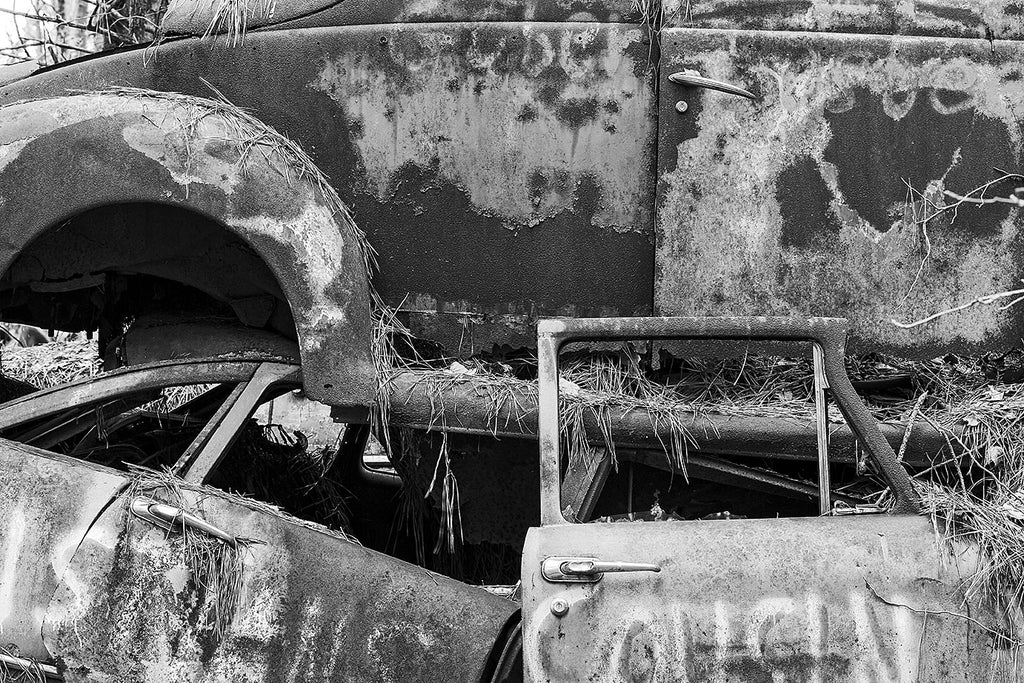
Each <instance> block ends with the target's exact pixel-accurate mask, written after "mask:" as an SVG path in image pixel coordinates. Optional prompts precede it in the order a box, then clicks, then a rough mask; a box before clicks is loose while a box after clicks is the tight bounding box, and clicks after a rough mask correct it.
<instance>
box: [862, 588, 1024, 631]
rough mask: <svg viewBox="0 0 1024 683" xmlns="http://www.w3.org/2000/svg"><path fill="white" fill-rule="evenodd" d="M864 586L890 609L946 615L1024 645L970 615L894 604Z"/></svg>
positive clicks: (872, 589)
mask: <svg viewBox="0 0 1024 683" xmlns="http://www.w3.org/2000/svg"><path fill="white" fill-rule="evenodd" d="M864 585H865V586H867V589H868V590H869V591H871V594H872V595H873V596H875V598H876V599H877V600H879V601H880V602H882V603H884V604H886V605H889V606H890V607H902V608H903V609H906V610H910V611H911V612H914V613H915V614H925V615H927V614H940V615H945V616H950V617H957V618H958V619H963V620H965V621H968V622H970V623H972V624H974V625H975V626H977V627H978V628H980V629H982V630H983V631H985V632H986V633H988V634H989V635H992V636H995V637H996V638H999V639H1000V640H1002V641H1005V642H1007V643H1009V644H1010V645H1013V646H1014V647H1019V646H1021V645H1024V643H1022V642H1021V641H1019V640H1017V639H1016V638H1014V637H1013V636H1009V635H1007V634H1006V633H1003V632H1002V631H997V630H996V629H994V628H992V627H991V626H988V625H987V624H983V623H982V622H980V621H978V620H977V619H975V618H974V617H972V616H970V615H968V614H961V613H960V612H952V611H950V610H945V609H918V608H916V607H911V606H910V605H907V604H905V603H902V602H893V601H892V600H886V599H885V598H883V597H882V596H881V595H879V594H878V591H876V590H875V589H874V587H872V585H871V584H870V583H868V582H867V581H865V582H864Z"/></svg>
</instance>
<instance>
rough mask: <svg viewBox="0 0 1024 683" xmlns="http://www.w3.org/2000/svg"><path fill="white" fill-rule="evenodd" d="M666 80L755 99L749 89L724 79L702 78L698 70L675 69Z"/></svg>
mask: <svg viewBox="0 0 1024 683" xmlns="http://www.w3.org/2000/svg"><path fill="white" fill-rule="evenodd" d="M668 80H670V81H671V82H673V83H676V84H678V85H686V86H689V87H691V88H707V89H708V90H718V91H719V92H724V93H729V94H730V95H739V96H740V97H746V98H748V99H751V100H756V99H757V96H756V95H754V93H752V92H750V91H749V90H744V89H743V88H741V87H739V86H738V85H733V84H732V83H726V82H725V81H716V80H715V79H713V78H704V77H703V76H701V75H700V72H699V71H694V70H693V69H687V70H685V71H677V72H676V73H674V74H671V75H669V77H668Z"/></svg>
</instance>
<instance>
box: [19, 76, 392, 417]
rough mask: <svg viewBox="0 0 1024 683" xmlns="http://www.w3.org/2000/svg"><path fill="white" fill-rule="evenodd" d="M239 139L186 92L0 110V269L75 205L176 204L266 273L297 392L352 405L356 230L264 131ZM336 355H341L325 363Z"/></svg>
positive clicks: (361, 297) (364, 292) (367, 370)
mask: <svg viewBox="0 0 1024 683" xmlns="http://www.w3.org/2000/svg"><path fill="white" fill-rule="evenodd" d="M240 135H241V136H242V137H241V138H240ZM245 135H246V134H243V133H240V128H239V125H238V121H237V120H233V119H232V118H231V116H230V113H229V112H226V111H225V110H220V111H213V110H211V109H209V107H208V103H204V102H203V101H200V100H190V99H188V98H177V99H175V100H168V99H154V98H150V97H146V96H145V95H144V94H139V93H135V94H128V95H126V96H117V95H113V94H90V95H77V96H67V97H58V98H52V99H44V100H39V101H30V102H24V103H20V104H13V105H10V106H6V107H4V108H3V109H0V226H3V230H4V241H3V245H2V249H0V271H5V270H7V268H8V267H9V266H10V265H11V263H12V262H14V260H15V258H16V257H17V256H18V254H19V253H20V252H21V251H22V250H23V249H25V247H26V246H27V245H29V244H30V243H32V242H33V240H35V239H36V238H37V237H39V236H40V235H42V234H43V233H44V232H46V231H47V230H48V229H50V228H53V227H55V226H57V225H60V224H61V223H63V222H64V221H66V220H68V219H69V218H71V217H73V216H75V215H76V214H79V213H81V212H82V211H84V210H86V209H89V208H93V207H96V206H98V205H103V204H118V203H125V202H151V203H159V204H174V205H177V206H181V207H187V208H189V209H191V210H193V211H195V212H198V213H200V214H202V215H205V216H209V217H212V218H215V219H216V220H218V221H219V222H220V223H221V224H222V226H223V227H224V228H225V229H226V230H228V231H230V232H231V233H233V234H234V235H236V236H237V237H238V238H240V239H241V240H243V242H244V243H245V244H247V245H248V248H250V249H251V250H252V251H254V252H255V253H257V254H258V255H259V256H260V258H261V259H262V260H263V261H264V262H265V263H266V265H267V266H268V267H269V268H270V270H271V271H272V272H273V275H274V277H275V278H276V280H277V283H278V284H279V285H280V288H281V290H283V292H284V294H285V296H286V298H287V303H288V304H289V305H290V307H291V310H292V314H293V317H294V320H295V332H296V334H297V335H298V340H299V351H300V354H301V356H302V360H303V363H304V365H306V366H307V370H308V372H309V375H308V377H315V381H310V382H307V384H306V390H307V392H308V393H309V395H310V396H311V397H313V398H316V399H320V400H323V401H326V402H333V403H340V404H348V405H365V404H366V403H367V402H368V401H369V400H370V397H371V395H372V392H373V368H372V363H371V360H370V353H369V336H370V313H369V294H368V283H367V276H366V271H365V266H364V264H363V253H362V248H361V245H360V238H361V237H360V235H358V234H357V233H356V231H355V230H354V228H352V227H351V226H350V225H349V224H347V223H346V222H345V221H342V220H340V219H337V220H336V219H335V211H336V207H334V206H332V205H331V203H330V202H329V201H328V200H327V199H326V198H325V197H323V196H322V195H321V194H320V192H319V189H318V188H317V187H316V186H315V185H314V184H312V183H310V182H308V179H307V178H304V177H296V171H295V169H294V168H292V167H291V166H289V164H288V163H287V161H286V158H285V157H283V156H282V155H281V154H280V153H278V152H277V150H275V149H274V148H273V147H272V145H268V144H267V140H266V139H262V140H258V141H254V140H251V139H248V138H247V137H245ZM249 135H251V133H249ZM254 142H255V143H256V144H255V146H254ZM69 148H73V149H75V150H76V153H75V154H71V155H69V154H68V149H69ZM43 197H51V198H52V199H50V200H41V198H43ZM133 227H135V228H136V229H137V231H138V236H134V235H133V236H134V238H135V239H136V240H138V241H144V240H145V238H146V236H147V233H146V232H145V227H146V226H144V225H137V226H133ZM195 247H196V248H197V249H198V248H199V247H200V245H195ZM118 248H119V247H118V246H117V245H111V246H110V249H111V250H114V251H116V250H117V249H118ZM132 268H133V270H135V271H136V272H138V271H142V272H145V269H146V266H145V265H144V264H133V265H132ZM40 277H45V276H40ZM341 357H344V358H346V362H345V363H336V362H335V359H336V358H341Z"/></svg>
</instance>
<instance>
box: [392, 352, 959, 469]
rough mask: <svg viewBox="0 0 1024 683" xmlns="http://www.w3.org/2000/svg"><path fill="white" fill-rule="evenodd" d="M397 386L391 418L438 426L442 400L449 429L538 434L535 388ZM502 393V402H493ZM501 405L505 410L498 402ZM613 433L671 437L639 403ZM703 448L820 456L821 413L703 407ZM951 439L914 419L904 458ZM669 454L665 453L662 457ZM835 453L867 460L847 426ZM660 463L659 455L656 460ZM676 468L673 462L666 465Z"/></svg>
mask: <svg viewBox="0 0 1024 683" xmlns="http://www.w3.org/2000/svg"><path fill="white" fill-rule="evenodd" d="M389 387H390V389H391V407H390V416H391V422H392V424H395V425H406V426H410V427H416V428H420V429H424V430H426V429H431V428H433V429H437V427H438V425H437V420H438V416H437V411H438V406H440V405H444V406H445V415H444V420H445V428H446V429H447V430H448V431H449V432H453V433H467V434H476V435H480V436H494V437H497V438H498V439H500V440H502V441H507V440H509V439H517V438H518V439H530V440H533V439H535V438H536V435H537V397H536V394H535V393H533V392H530V391H521V392H516V393H515V402H514V404H513V403H511V402H508V401H501V400H498V399H500V396H499V395H498V394H495V393H493V392H494V391H495V390H494V388H493V387H489V386H488V384H487V383H486V382H476V381H474V380H473V378H472V377H471V376H469V377H466V378H464V381H461V382H459V383H453V382H447V383H445V386H444V389H443V390H440V391H439V390H438V389H436V388H432V385H431V383H430V380H429V379H428V378H426V377H424V376H423V375H422V374H419V373H416V372H413V371H406V372H401V373H398V374H397V375H396V376H395V377H394V379H393V380H392V381H391V382H390V383H389ZM491 397H494V398H495V399H496V400H493V401H492V400H491ZM496 404H497V408H496V407H495V405H496ZM608 420H609V424H610V425H611V434H612V437H613V438H614V440H615V443H616V444H617V445H618V446H621V447H622V448H631V447H632V448H643V449H646V450H651V449H654V450H658V451H661V450H664V445H665V444H667V443H671V439H672V434H671V431H670V430H669V428H668V427H667V425H665V424H663V423H659V421H658V420H657V419H652V417H651V416H649V415H646V414H644V412H643V411H641V410H637V409H621V410H614V409H610V410H609V413H608ZM685 425H686V429H687V432H688V434H689V435H690V436H691V437H692V438H693V440H694V442H695V444H696V447H695V448H694V450H695V451H700V452H702V453H708V454H728V455H737V456H744V457H751V458H778V459H784V460H786V459H789V460H807V461H813V460H814V459H815V450H816V444H817V435H816V431H815V424H814V419H813V417H812V416H811V415H808V416H807V417H806V418H803V419H801V418H792V417H761V416H756V415H751V416H739V415H715V414H713V413H701V414H699V415H694V416H693V417H692V419H691V420H688V421H687V422H686V423H685ZM584 427H585V428H586V431H587V436H588V438H589V439H590V441H591V443H593V444H595V445H600V444H602V443H604V441H603V439H604V435H603V432H602V429H601V425H600V424H599V423H598V421H597V420H596V419H595V418H594V416H593V415H590V414H587V415H585V416H584ZM878 428H879V430H880V431H881V433H882V435H883V437H885V439H886V441H888V442H889V445H890V446H891V447H892V448H893V449H894V450H899V449H900V446H901V445H902V442H903V438H904V435H905V432H906V426H905V425H903V424H899V423H891V422H881V423H878ZM948 446H949V442H948V441H947V439H946V438H945V436H943V435H942V434H941V433H940V432H939V431H938V430H937V429H936V428H935V427H934V426H932V425H930V424H928V423H927V422H925V421H918V422H915V423H914V426H913V428H912V430H911V434H910V438H909V439H908V441H907V447H906V450H905V452H904V457H903V462H905V463H907V464H908V465H915V466H927V465H928V464H930V463H931V462H932V460H933V459H934V458H935V456H936V455H937V454H939V453H940V452H943V451H944V449H947V448H948ZM522 448H523V451H522V452H523V454H524V455H523V457H530V458H533V457H534V451H533V450H532V449H533V448H534V447H533V446H525V445H524V446H522ZM662 457H663V456H662ZM829 457H830V460H831V461H832V462H834V463H844V464H850V463H856V462H858V459H860V460H863V453H862V450H859V447H858V445H857V440H856V437H855V436H854V434H853V432H852V431H851V430H850V428H849V427H848V426H846V425H842V424H831V425H830V427H829ZM652 462H653V461H652ZM663 465H664V466H665V467H668V466H669V463H668V461H667V460H665V462H664V463H663Z"/></svg>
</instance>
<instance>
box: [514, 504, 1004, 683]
mask: <svg viewBox="0 0 1024 683" xmlns="http://www.w3.org/2000/svg"><path fill="white" fill-rule="evenodd" d="M627 536H628V538H629V541H628V543H624V542H623V539H624V537H627ZM783 539H784V542H781V543H780V541H781V540H783ZM938 543H940V541H939V540H938V537H937V536H936V535H935V533H934V531H933V529H932V528H931V526H930V524H929V522H928V521H927V520H926V519H924V518H922V517H899V516H897V517H892V516H884V515H879V516H873V517H865V518H849V517H848V518H821V519H808V518H802V519H777V520H732V521H717V522H708V521H695V522H654V523H635V524H586V525H573V526H552V527H543V528H540V529H531V531H530V534H529V536H528V537H527V542H526V549H525V551H524V554H523V577H524V578H523V619H524V626H523V653H524V662H525V668H526V679H527V680H528V681H551V682H554V681H578V680H588V681H793V680H800V681H878V680H884V681H900V682H908V683H909V682H910V681H949V680H964V681H975V680H1001V679H1000V678H999V677H998V675H996V677H995V678H993V679H989V674H990V673H993V672H998V673H1002V674H1004V675H1005V674H1007V673H1011V672H1012V661H1013V653H1012V651H1011V650H1009V649H1006V648H1007V646H1006V645H1005V641H1004V640H1003V639H1001V638H1000V637H999V635H998V633H1000V632H1002V633H1006V634H1007V635H1009V636H1011V637H1015V636H1013V635H1012V632H1011V631H1000V630H999V629H1001V628H1003V627H1002V626H1000V624H999V623H998V621H997V620H995V619H993V618H992V616H991V615H990V614H987V613H986V612H985V610H983V609H979V608H977V607H976V606H974V607H972V608H971V609H970V610H969V614H970V619H968V618H965V617H962V616H956V615H965V614H967V613H968V608H967V607H966V606H965V605H964V604H963V602H962V601H963V596H962V594H960V592H959V591H958V588H957V587H958V586H959V585H960V581H961V580H962V579H963V577H965V576H969V575H970V574H971V573H972V572H973V571H974V562H975V558H974V556H973V555H972V554H970V553H963V554H961V555H957V556H953V555H950V554H948V553H947V551H946V549H945V548H941V547H939V546H938ZM552 555H558V556H583V557H597V558H600V559H602V560H617V561H627V562H630V561H631V562H644V563H654V564H656V565H658V566H659V567H660V568H661V571H660V572H659V573H650V572H642V573H624V574H611V573H609V574H606V575H605V576H604V577H603V578H602V579H601V581H600V582H598V583H596V584H565V583H563V584H554V583H548V582H546V581H545V580H543V579H542V578H541V576H540V565H541V560H542V559H543V558H544V557H546V556H552ZM558 598H561V599H564V600H566V601H567V602H568V604H569V610H568V613H567V614H566V615H565V616H563V617H561V618H559V617H556V616H555V615H553V614H552V612H551V603H552V601H554V600H555V599H558ZM885 601H888V603H894V604H887V603H886V602H885ZM895 605H899V606H895ZM926 611H927V612H929V613H927V614H926V613H925V612H926ZM971 619H974V620H977V621H974V622H972V621H971ZM978 624H983V625H984V626H979V625H978ZM986 628H989V629H993V630H991V631H988V630H986ZM1011 675H1012V674H1011Z"/></svg>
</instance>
